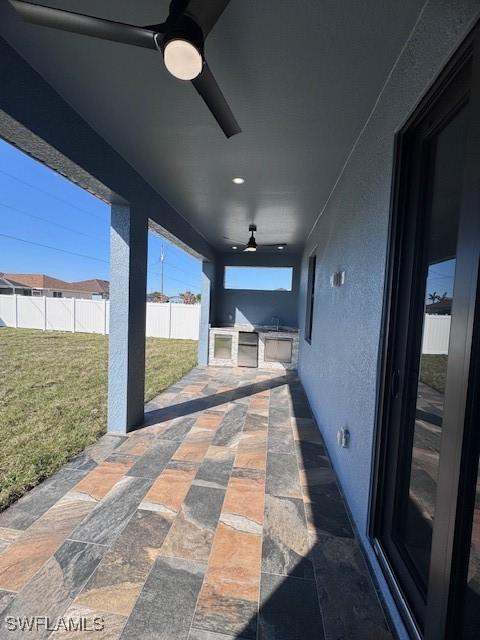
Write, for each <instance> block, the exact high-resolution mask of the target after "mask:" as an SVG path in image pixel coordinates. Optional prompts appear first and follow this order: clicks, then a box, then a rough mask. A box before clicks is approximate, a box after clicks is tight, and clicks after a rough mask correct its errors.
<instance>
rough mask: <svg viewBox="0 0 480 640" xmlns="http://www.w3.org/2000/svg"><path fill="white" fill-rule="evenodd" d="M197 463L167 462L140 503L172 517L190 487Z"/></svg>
mask: <svg viewBox="0 0 480 640" xmlns="http://www.w3.org/2000/svg"><path fill="white" fill-rule="evenodd" d="M197 468H198V465H197V464H195V463H192V462H181V461H179V462H175V461H172V462H169V464H168V465H167V467H166V469H164V470H163V471H162V473H161V474H160V475H159V477H158V478H157V479H156V480H155V482H154V483H153V485H152V486H151V488H150V490H149V492H148V493H147V495H146V496H145V498H144V499H143V501H142V503H141V504H140V508H141V509H152V510H155V511H158V512H159V513H162V514H163V515H164V516H165V517H169V518H170V519H173V518H174V517H175V516H176V514H177V513H178V511H179V510H180V507H181V506H182V503H183V500H184V499H185V496H186V495H187V493H188V490H189V489H190V486H191V484H192V481H193V479H194V478H195V474H196V473H197Z"/></svg>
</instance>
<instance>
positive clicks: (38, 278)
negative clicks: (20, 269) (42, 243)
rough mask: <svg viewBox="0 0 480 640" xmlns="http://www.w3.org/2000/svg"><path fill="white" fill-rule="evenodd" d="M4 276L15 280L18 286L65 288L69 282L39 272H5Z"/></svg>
mask: <svg viewBox="0 0 480 640" xmlns="http://www.w3.org/2000/svg"><path fill="white" fill-rule="evenodd" d="M2 275H3V277H4V278H6V279H7V280H10V281H11V282H13V281H15V283H16V285H17V286H20V287H29V288H31V289H65V288H66V286H67V285H68V282H65V281H64V280H58V278H52V277H50V276H46V275H44V274H39V273H4V274H2Z"/></svg>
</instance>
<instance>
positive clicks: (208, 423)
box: [195, 411, 223, 431]
mask: <svg viewBox="0 0 480 640" xmlns="http://www.w3.org/2000/svg"><path fill="white" fill-rule="evenodd" d="M222 419H223V413H222V412H220V411H205V412H204V413H203V414H202V415H201V416H200V417H199V418H197V420H196V421H195V427H198V428H200V429H210V430H211V431H216V430H217V429H218V427H219V426H220V423H221V421H222Z"/></svg>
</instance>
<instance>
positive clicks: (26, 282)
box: [0, 273, 110, 293]
mask: <svg viewBox="0 0 480 640" xmlns="http://www.w3.org/2000/svg"><path fill="white" fill-rule="evenodd" d="M1 280H3V281H5V284H3V285H2V283H1ZM7 283H8V284H7ZM12 285H13V286H15V287H28V288H29V289H63V290H66V291H84V292H87V293H108V292H109V288H110V283H109V282H108V280H99V279H97V278H95V279H93V280H80V281H78V282H66V281H65V280H59V279H58V278H52V277H51V276H47V275H45V274H39V273H0V286H12Z"/></svg>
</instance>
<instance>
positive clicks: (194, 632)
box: [188, 627, 247, 640]
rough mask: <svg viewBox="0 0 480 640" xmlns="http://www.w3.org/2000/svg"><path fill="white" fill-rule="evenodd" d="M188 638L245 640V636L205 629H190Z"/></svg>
mask: <svg viewBox="0 0 480 640" xmlns="http://www.w3.org/2000/svg"><path fill="white" fill-rule="evenodd" d="M188 640H247V638H245V636H238V635H235V636H226V635H225V634H224V633H215V631H206V630H205V629H195V628H194V627H192V628H191V629H190V635H189V636H188Z"/></svg>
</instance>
